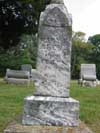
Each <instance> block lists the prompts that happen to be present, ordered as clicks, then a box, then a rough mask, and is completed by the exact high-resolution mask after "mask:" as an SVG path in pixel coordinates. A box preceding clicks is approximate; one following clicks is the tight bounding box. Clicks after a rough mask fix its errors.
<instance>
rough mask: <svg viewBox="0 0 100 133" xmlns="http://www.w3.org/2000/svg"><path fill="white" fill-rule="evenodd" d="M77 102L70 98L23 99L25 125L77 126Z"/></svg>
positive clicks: (38, 97) (33, 97) (31, 97)
mask: <svg viewBox="0 0 100 133" xmlns="http://www.w3.org/2000/svg"><path fill="white" fill-rule="evenodd" d="M78 117H79V102H78V101H76V100H74V99H72V98H57V97H42V96H30V97H27V98H25V105H24V115H23V121H22V123H23V124H25V125H53V126H59V125H60V126H61V125H63V126H66V125H67V126H77V125H78V124H79V118H78Z"/></svg>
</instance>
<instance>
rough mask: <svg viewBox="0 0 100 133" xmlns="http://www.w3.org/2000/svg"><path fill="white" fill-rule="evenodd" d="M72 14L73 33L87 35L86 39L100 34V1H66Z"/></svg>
mask: <svg viewBox="0 0 100 133" xmlns="http://www.w3.org/2000/svg"><path fill="white" fill-rule="evenodd" d="M64 2H65V5H66V6H67V9H68V12H69V13H71V14H72V20H73V31H76V32H77V31H82V32H84V33H86V38H88V37H89V36H93V35H95V34H100V0H64Z"/></svg>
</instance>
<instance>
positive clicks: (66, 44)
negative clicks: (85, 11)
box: [22, 0, 79, 126]
mask: <svg viewBox="0 0 100 133" xmlns="http://www.w3.org/2000/svg"><path fill="white" fill-rule="evenodd" d="M71 39H72V20H71V17H70V15H69V13H68V11H67V9H66V7H65V5H64V3H63V1H61V0H52V3H51V4H50V5H48V6H47V8H46V9H45V11H44V12H42V13H41V16H40V25H39V39H38V43H39V44H38V58H37V72H38V75H40V76H38V77H39V78H38V80H37V81H36V86H35V93H34V96H30V97H26V98H25V105H24V114H23V120H22V123H23V124H27V125H58V126H61V125H63V126H64V125H65V126H77V125H78V124H79V102H78V101H76V100H74V99H72V98H70V97H69V88H70V61H71Z"/></svg>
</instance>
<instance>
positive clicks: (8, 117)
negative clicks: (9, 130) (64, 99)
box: [0, 80, 100, 133]
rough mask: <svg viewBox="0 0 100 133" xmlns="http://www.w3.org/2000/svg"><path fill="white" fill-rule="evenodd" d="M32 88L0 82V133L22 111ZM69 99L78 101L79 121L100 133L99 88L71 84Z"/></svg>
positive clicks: (75, 83) (32, 90)
mask: <svg viewBox="0 0 100 133" xmlns="http://www.w3.org/2000/svg"><path fill="white" fill-rule="evenodd" d="M33 92H34V86H33V85H31V86H30V87H27V86H19V85H17V86H16V85H11V84H6V83H5V82H4V81H2V80H0V133H3V130H4V128H5V127H6V126H7V124H8V123H9V122H11V121H13V120H14V119H15V118H16V117H17V116H18V115H20V114H21V113H22V111H23V101H24V97H25V96H27V95H32V94H33ZM70 93H71V97H73V98H75V99H77V100H79V101H80V119H81V120H82V121H84V122H85V123H86V124H87V125H88V126H89V127H90V128H91V129H92V130H93V131H94V132H95V133H100V87H99V86H98V87H96V88H89V87H88V88H86V87H81V86H79V85H78V84H77V82H76V81H72V82H71V92H70Z"/></svg>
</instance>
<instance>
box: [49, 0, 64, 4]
mask: <svg viewBox="0 0 100 133" xmlns="http://www.w3.org/2000/svg"><path fill="white" fill-rule="evenodd" d="M51 3H52V4H64V1H63V0H51Z"/></svg>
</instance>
